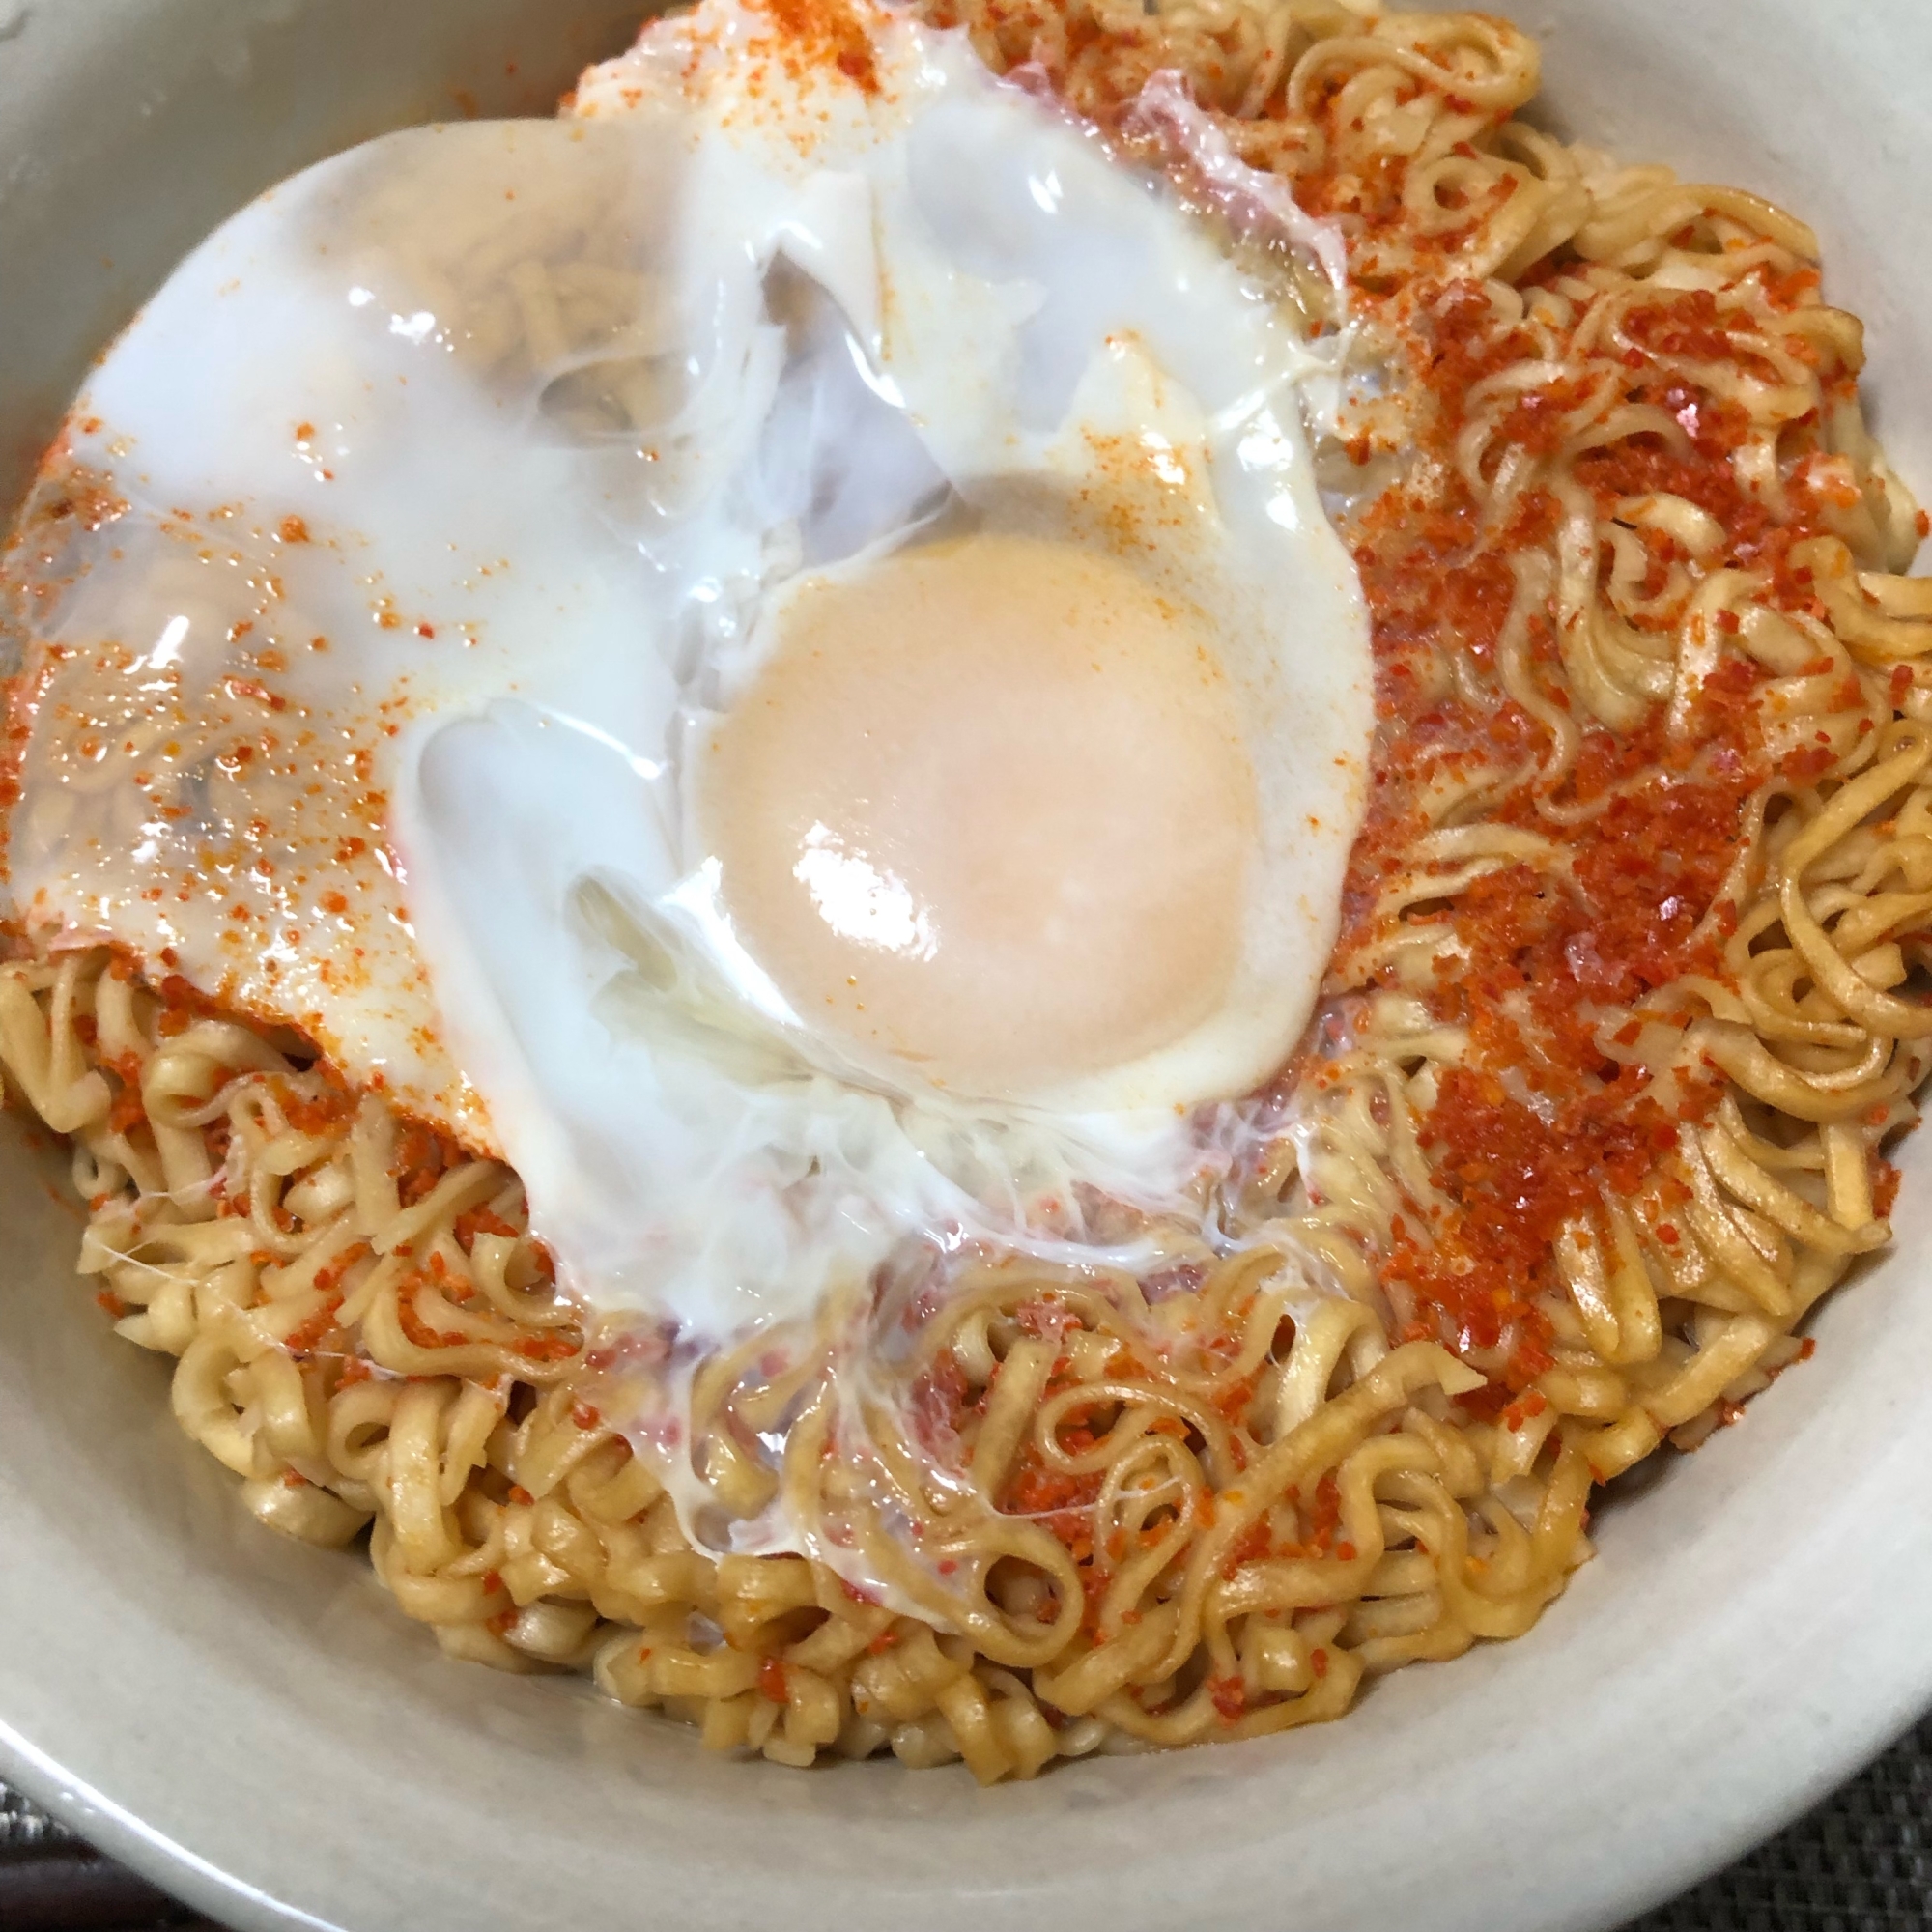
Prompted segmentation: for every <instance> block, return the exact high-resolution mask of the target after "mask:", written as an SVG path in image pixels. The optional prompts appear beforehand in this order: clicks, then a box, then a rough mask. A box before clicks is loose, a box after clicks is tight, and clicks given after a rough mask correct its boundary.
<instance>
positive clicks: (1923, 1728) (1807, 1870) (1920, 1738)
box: [0, 1718, 1932, 1932]
mask: <svg viewBox="0 0 1932 1932" xmlns="http://www.w3.org/2000/svg"><path fill="white" fill-rule="evenodd" d="M0 1927H4V1928H5V1932H162V1928H164V1927H165V1928H166V1929H167V1932H196V1928H200V1929H201V1932H215V1928H214V1927H213V1926H211V1925H209V1923H208V1921H207V1920H206V1919H203V1918H196V1917H195V1915H194V1914H193V1913H191V1912H190V1911H188V1910H187V1908H186V1907H185V1906H182V1905H177V1904H175V1903H174V1902H173V1901H172V1900H170V1899H168V1898H167V1897H165V1896H164V1895H163V1894H162V1893H160V1892H158V1891H156V1890H155V1889H153V1888H152V1887H150V1886H147V1885H144V1884H142V1882H141V1881H140V1880H139V1879H137V1878H135V1877H133V1876H132V1875H131V1874H130V1873H128V1872H125V1871H123V1870H122V1869H121V1868H120V1866H118V1865H116V1864H113V1863H112V1862H110V1861H108V1860H106V1859H103V1858H101V1857H100V1856H99V1853H97V1852H94V1851H91V1850H89V1848H88V1847H87V1846H86V1845H84V1844H83V1843H82V1842H81V1841H80V1840H79V1839H78V1838H75V1837H73V1836H71V1834H70V1833H67V1832H64V1831H63V1830H62V1829H61V1828H60V1827H59V1826H58V1825H56V1824H54V1823H53V1822H52V1820H50V1819H48V1818H46V1817H44V1816H43V1814H42V1813H41V1812H39V1811H37V1810H36V1809H35V1808H34V1807H33V1806H32V1805H31V1804H28V1803H27V1801H26V1800H25V1799H24V1798H21V1797H20V1796H18V1794H17V1793H14V1792H12V1791H9V1790H8V1789H7V1787H6V1786H5V1785H4V1784H0ZM1625 1932H1932V1718H1928V1719H1926V1720H1925V1722H1924V1723H1922V1724H1920V1725H1919V1727H1918V1729H1917V1730H1916V1731H1914V1732H1913V1733H1912V1734H1911V1735H1910V1736H1909V1737H1907V1738H1906V1739H1905V1740H1904V1741H1903V1742H1902V1743H1900V1744H1899V1745H1897V1746H1896V1747H1894V1748H1893V1749H1891V1750H1890V1751H1889V1752H1887V1754H1886V1755H1885V1756H1884V1757H1882V1758H1880V1759H1879V1761H1878V1762H1877V1763H1876V1764H1874V1765H1873V1766H1872V1767H1871V1769H1870V1770H1869V1771H1867V1772H1866V1773H1865V1774H1864V1776H1862V1777H1858V1778H1854V1779H1853V1780H1852V1782H1851V1783H1850V1784H1848V1785H1846V1786H1845V1788H1844V1789H1843V1790H1842V1791H1840V1792H1838V1793H1837V1794H1836V1795H1835V1796H1834V1797H1832V1798H1828V1799H1827V1800H1826V1801H1825V1803H1824V1804H1820V1805H1819V1806H1818V1808H1817V1809H1816V1810H1815V1811H1812V1812H1809V1813H1807V1814H1806V1815H1805V1816H1804V1817H1803V1818H1801V1819H1800V1820H1799V1821H1798V1823H1797V1824H1795V1825H1793V1826H1792V1827H1791V1829H1790V1830H1789V1831H1787V1832H1784V1833H1780V1834H1779V1835H1778V1836H1777V1837H1776V1838H1774V1839H1772V1841H1771V1842H1770V1843H1769V1844H1768V1845H1764V1846H1761V1847H1760V1848H1759V1849H1758V1850H1757V1851H1754V1852H1751V1853H1749V1854H1748V1855H1747V1857H1745V1858H1742V1859H1740V1860H1739V1861H1737V1863H1736V1864H1734V1865H1732V1866H1731V1867H1730V1869H1729V1870H1728V1871H1724V1872H1720V1873H1719V1874H1718V1876H1717V1877H1716V1878H1712V1879H1707V1880H1706V1881H1705V1882H1704V1883H1703V1884H1702V1885H1700V1886H1696V1887H1694V1888H1693V1889H1691V1890H1690V1891H1687V1892H1686V1893H1685V1894H1684V1895H1683V1897H1681V1898H1678V1899H1674V1900H1673V1901H1672V1902H1671V1903H1670V1904H1668V1905H1665V1906H1662V1907H1660V1908H1659V1909H1658V1910H1657V1911H1656V1912H1653V1913H1650V1914H1648V1915H1647V1916H1646V1917H1645V1918H1639V1919H1637V1920H1636V1921H1635V1922H1634V1924H1632V1925H1630V1926H1628V1927H1626V1928H1625Z"/></svg>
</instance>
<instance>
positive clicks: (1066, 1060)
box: [697, 534, 1258, 1097]
mask: <svg viewBox="0 0 1932 1932" xmlns="http://www.w3.org/2000/svg"><path fill="white" fill-rule="evenodd" d="M775 622H776V626H777V630H776V636H775V638H774V639H773V640H772V642H771V644H770V647H769V649H768V651H767V653H766V655H765V657H764V659H763V661H762V662H761V663H760V665H759V666H758V668H757V669H756V671H755V672H754V673H753V676H752V678H751V680H750V682H749V683H748V685H747V687H746V689H745V690H744V691H743V692H742V693H741V694H740V695H739V696H738V697H737V699H736V701H735V702H734V703H733V704H732V706H731V707H730V709H729V710H728V711H727V712H726V713H725V716H724V718H723V721H722V723H721V724H720V725H718V727H717V728H716V730H715V731H714V733H713V734H712V737H711V740H710V743H709V745H708V747H707V753H708V755H706V756H705V757H704V759H703V760H702V764H703V771H702V774H701V777H700V781H699V784H698V787H697V810H698V814H699V830H700V832H701V834H702V836H703V838H704V839H705V842H706V845H707V847H708V850H709V851H710V853H711V854H712V855H713V856H715V857H716V858H717V859H718V861H719V862H720V865H721V868H722V879H723V895H724V901H725V912H726V913H727V915H728V917H729V918H730V920H731V922H732V923H733V926H734V928H735V930H736V932H737V934H738V937H739V939H740V941H741V943H742V944H743V945H744V946H745V947H746V949H747V951H748V952H750V953H751V954H752V956H753V958H754V959H755V960H756V961H757V963H758V964H759V966H760V967H761V968H762V969H763V970H764V971H765V973H767V974H768V975H769V976H770V978H771V979H772V980H773V981H774V982H775V983H776V984H777V985H778V987H779V988H780V990H781V992H782V993H783V994H784V996H785V997H786V999H787V1000H788V1001H789V1002H790V1003H791V1005H792V1008H793V1009H794V1010H795V1011H796V1012H797V1013H798V1015H799V1017H800V1018H801V1019H802V1020H804V1021H805V1022H806V1023H807V1024H809V1025H818V1026H827V1027H830V1028H832V1029H835V1030H837V1031H838V1032H841V1033H843V1034H845V1035H846V1036H848V1037H852V1038H854V1039H856V1040H857V1041H859V1042H861V1043H863V1044H864V1045H866V1046H867V1047H868V1048H871V1049H875V1050H876V1049H884V1050H886V1051H888V1052H890V1053H892V1054H894V1055H895V1056H897V1057H899V1058H900V1059H902V1060H905V1061H908V1062H911V1063H913V1064H914V1065H918V1066H919V1067H920V1068H921V1069H922V1070H923V1072H924V1073H925V1074H926V1075H927V1076H928V1077H929V1078H930V1079H932V1080H934V1081H936V1082H939V1083H942V1084H944V1085H946V1086H949V1087H952V1088H954V1089H958V1090H962V1091H965V1092H968V1093H974V1094H985V1095H989V1096H999V1097H1024V1096H1025V1095H1026V1094H1029V1093H1038V1092H1041V1091H1043V1090H1046V1089H1048V1088H1050V1087H1052V1086H1053V1085H1054V1084H1055V1083H1056V1082H1062V1081H1065V1080H1068V1079H1072V1078H1077V1077H1080V1076H1083V1075H1089V1074H1092V1073H1094V1072H1097V1071H1101V1070H1104V1069H1106V1068H1108V1067H1112V1066H1118V1065H1125V1064H1127V1063H1130V1062H1131V1061H1133V1060H1135V1059H1136V1058H1138V1057H1139V1056H1141V1055H1143V1054H1147V1053H1150V1052H1152V1051H1153V1050H1155V1049H1156V1048H1159V1047H1161V1046H1163V1045H1165V1044H1167V1043H1169V1042H1170V1041H1173V1040H1175V1039H1177V1038H1179V1037H1181V1036H1182V1035H1184V1034H1185V1033H1187V1032H1188V1031H1189V1030H1190V1029H1192V1028H1193V1027H1195V1026H1196V1025H1198V1024H1199V1023H1200V1022H1201V1021H1203V1020H1204V1019H1206V1018H1207V1017H1208V1016H1209V1015H1210V1014H1211V1013H1212V1012H1213V1011H1214V1010H1215V1009H1216V1007H1217V1006H1218V1005H1219V1003H1220V1002H1221V1000H1222V998H1223V996H1224V994H1225V992H1226V989H1227V986H1228V982H1229V980H1230V977H1231V974H1232V973H1233V971H1234V967H1235V962H1236V958H1237V956H1238V954H1239V951H1240V941H1241V933H1242V925H1243V920H1244V916H1245V908H1246V902H1247V893H1248V874H1249V869H1250V862H1251V858H1252V856H1253V853H1254V851H1255V846H1256V838H1257V822H1258V810H1257V801H1256V788H1255V779H1254V773H1253V770H1252V768H1251V766H1250V764H1249V762H1248V757H1247V753H1246V752H1245V750H1244V749H1243V745H1242V740H1241V734H1240V730H1239V725H1238V720H1237V718H1236V705H1235V696H1234V693H1233V691H1232V690H1231V689H1230V686H1229V683H1228V680H1227V678H1226V676H1225V674H1224V673H1223V671H1222V669H1221V668H1220V664H1219V661H1218V658H1217V654H1216V650H1215V644H1214V637H1213V634H1212V631H1211V629H1210V627H1209V625H1208V622H1207V620H1206V619H1205V617H1204V616H1203V615H1202V614H1201V613H1200V612H1199V611H1195V610H1193V609H1192V608H1190V607H1187V606H1184V605H1179V604H1177V603H1176V602H1174V601H1172V600H1170V599H1167V598H1165V597H1163V596H1161V595H1160V594H1159V593H1158V591H1157V590H1155V589H1154V588H1153V587H1151V586H1150V585H1149V584H1148V583H1147V582H1145V581H1144V580H1143V579H1141V578H1140V577H1138V576H1136V575H1135V574H1134V573H1133V572H1132V571H1131V570H1129V569H1128V568H1127V567H1126V566H1125V565H1123V564H1122V563H1120V562H1118V561H1116V560H1114V559H1113V558H1111V557H1109V556H1107V555H1106V554H1102V553H1096V552H1094V551H1092V550H1087V549H1081V548H1076V547H1074V546H1071V545H1061V544H1055V543H1052V542H1046V541H1041V540H1038V539H1034V538H1025V537H1016V536H1009V535H997V534H980V535H976V536H971V537H966V538H962V539H958V540H955V541H950V542H943V543H936V544H932V545H928V546H925V547H923V548H919V549H915V550H910V551H902V552H899V553H896V554H893V555H891V556H888V557H886V558H885V559H883V560H881V561H877V562H874V563H871V564H869V565H867V566H865V567H862V568H860V569H858V570H856V571H853V572H851V573H850V574H845V575H838V576H821V577H817V578H813V579H810V580H809V581H808V582H805V583H804V584H803V585H802V586H801V587H800V588H799V589H798V590H797V591H796V592H795V593H794V594H793V595H792V596H791V597H790V598H789V599H788V600H787V601H786V603H785V605H784V606H783V608H782V609H781V611H780V612H779V613H778V615H777V617H776V619H775Z"/></svg>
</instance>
